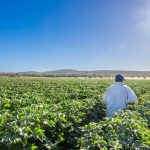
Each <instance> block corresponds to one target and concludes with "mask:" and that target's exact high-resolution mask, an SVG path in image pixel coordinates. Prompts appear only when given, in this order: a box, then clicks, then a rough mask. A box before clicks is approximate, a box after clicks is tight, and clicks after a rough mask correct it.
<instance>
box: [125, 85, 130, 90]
mask: <svg viewBox="0 0 150 150" xmlns="http://www.w3.org/2000/svg"><path fill="white" fill-rule="evenodd" d="M123 87H124V88H125V89H127V90H131V88H130V87H129V86H127V85H125V84H123Z"/></svg>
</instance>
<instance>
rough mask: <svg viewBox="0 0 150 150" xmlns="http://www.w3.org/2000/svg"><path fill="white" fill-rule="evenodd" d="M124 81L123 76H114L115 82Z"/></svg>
mask: <svg viewBox="0 0 150 150" xmlns="http://www.w3.org/2000/svg"><path fill="white" fill-rule="evenodd" d="M124 80H125V78H124V76H123V75H122V74H117V75H116V76H115V81H116V82H123V81H124Z"/></svg>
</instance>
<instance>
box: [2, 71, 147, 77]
mask: <svg viewBox="0 0 150 150" xmlns="http://www.w3.org/2000/svg"><path fill="white" fill-rule="evenodd" d="M118 73H121V74H123V75H125V76H128V77H150V71H125V70H93V71H79V70H73V69H60V70H53V71H45V72H37V71H26V72H14V73H13V72H10V73H5V72H1V73H0V76H31V77H32V76H33V77H112V76H115V75H116V74H118Z"/></svg>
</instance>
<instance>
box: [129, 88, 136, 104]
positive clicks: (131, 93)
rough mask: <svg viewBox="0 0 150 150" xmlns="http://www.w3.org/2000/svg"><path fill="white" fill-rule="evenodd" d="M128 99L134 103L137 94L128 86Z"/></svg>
mask: <svg viewBox="0 0 150 150" xmlns="http://www.w3.org/2000/svg"><path fill="white" fill-rule="evenodd" d="M128 99H129V101H130V102H131V103H135V101H136V99H137V96H136V94H135V93H134V91H133V90H132V89H131V88H129V87H128Z"/></svg>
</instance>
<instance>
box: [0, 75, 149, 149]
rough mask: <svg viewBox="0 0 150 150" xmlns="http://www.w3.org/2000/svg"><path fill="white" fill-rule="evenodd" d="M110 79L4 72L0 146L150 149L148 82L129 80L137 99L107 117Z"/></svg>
mask: <svg viewBox="0 0 150 150" xmlns="http://www.w3.org/2000/svg"><path fill="white" fill-rule="evenodd" d="M111 83H112V81H106V80H92V79H91V80H89V79H84V80H83V79H48V78H46V79H43V78H31V79H30V78H0V149H3V150H9V149H10V150H12V149H17V150H36V149H37V150H40V149H41V150H48V149H85V150H86V149H102V150H107V149H112V150H113V149H138V148H139V149H149V148H150V130H149V129H150V101H149V99H150V93H149V92H150V82H149V81H130V82H127V84H128V85H129V86H131V87H132V88H133V89H134V90H135V92H136V94H137V95H138V102H137V104H136V105H135V106H129V109H128V110H126V111H121V112H120V113H119V114H117V115H116V117H114V118H106V117H105V104H104V102H103V99H102V97H103V94H104V92H105V90H106V88H107V87H108V85H110V84H111Z"/></svg>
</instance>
